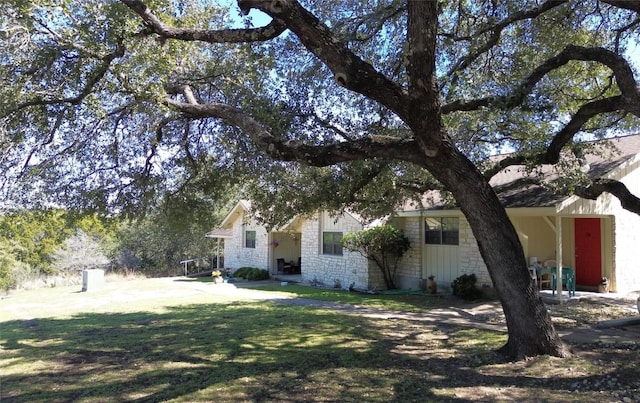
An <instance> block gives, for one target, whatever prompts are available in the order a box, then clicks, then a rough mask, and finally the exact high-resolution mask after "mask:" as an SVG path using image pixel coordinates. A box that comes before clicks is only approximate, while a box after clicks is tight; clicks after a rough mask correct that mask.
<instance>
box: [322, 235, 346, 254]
mask: <svg viewBox="0 0 640 403" xmlns="http://www.w3.org/2000/svg"><path fill="white" fill-rule="evenodd" d="M322 253H323V254H324V255H342V232H323V233H322Z"/></svg>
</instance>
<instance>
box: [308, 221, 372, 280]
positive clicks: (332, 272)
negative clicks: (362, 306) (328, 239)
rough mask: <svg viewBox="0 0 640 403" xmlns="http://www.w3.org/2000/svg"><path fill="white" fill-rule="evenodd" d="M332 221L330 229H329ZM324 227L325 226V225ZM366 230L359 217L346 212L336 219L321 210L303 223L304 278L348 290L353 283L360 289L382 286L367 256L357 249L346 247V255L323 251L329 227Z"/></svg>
mask: <svg viewBox="0 0 640 403" xmlns="http://www.w3.org/2000/svg"><path fill="white" fill-rule="evenodd" d="M329 224H330V228H326V226H327V225H329ZM323 227H324V228H323ZM361 229H362V224H360V223H359V222H358V221H357V220H356V219H354V218H353V217H351V216H350V215H348V214H347V213H344V214H342V215H340V216H339V217H337V219H336V218H333V217H330V216H329V215H328V214H326V213H318V214H316V215H314V216H313V217H312V218H309V219H306V220H305V221H304V222H303V224H302V242H301V258H302V281H303V283H306V284H313V285H319V286H324V287H339V288H342V289H347V288H349V286H350V285H351V284H353V285H354V286H355V287H356V288H358V289H370V288H373V287H376V286H378V287H379V284H377V279H375V278H374V279H373V280H374V281H371V279H370V278H369V275H370V273H369V272H370V271H369V268H368V262H367V259H365V258H364V257H363V256H362V255H360V254H359V253H357V252H349V251H348V250H346V249H345V250H344V251H343V254H342V256H335V255H325V254H323V253H322V233H323V231H325V230H329V231H336V232H342V233H343V234H346V233H349V232H356V231H359V230H361Z"/></svg>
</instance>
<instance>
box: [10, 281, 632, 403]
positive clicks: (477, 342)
mask: <svg viewBox="0 0 640 403" xmlns="http://www.w3.org/2000/svg"><path fill="white" fill-rule="evenodd" d="M283 288H287V287H283ZM276 289H277V291H279V292H280V291H282V290H281V289H280V288H277V287H276ZM293 289H294V288H288V290H289V291H291V290H293ZM223 291H224V292H223ZM233 291H234V289H233V287H229V285H220V284H219V285H216V284H211V283H208V284H205V283H197V284H196V283H194V282H189V281H183V280H180V281H155V280H141V281H138V282H131V283H126V284H118V285H113V284H107V286H106V287H105V289H104V290H97V291H96V292H95V293H80V292H78V290H75V289H69V288H62V289H45V290H34V291H30V292H20V293H15V294H12V295H10V296H9V298H4V299H2V300H0V308H1V310H0V346H1V350H0V367H1V368H2V383H1V387H0V400H1V401H2V402H25V401H29V402H66V401H74V402H121V401H134V400H135V401H149V402H156V401H183V402H194V401H195V402H198V401H215V402H238V401H240V402H270V401H290V402H294V401H305V402H327V401H341V402H362V401H367V402H389V401H394V402H413V401H420V402H423V401H475V400H484V401H512V400H522V401H534V400H535V401H558V402H567V401H572V402H582V401H602V400H606V401H609V400H612V401H617V400H623V398H624V397H628V398H629V399H632V400H631V401H634V400H638V398H640V392H639V388H640V383H639V382H638V380H637V377H636V374H637V371H638V351H637V349H636V350H634V349H632V348H626V347H623V346H609V345H588V346H574V347H575V349H576V350H575V351H576V354H575V356H574V357H572V358H569V359H557V358H552V357H537V358H534V359H531V360H529V361H525V362H517V363H509V362H503V361H502V359H501V357H500V356H498V355H496V354H495V353H493V350H494V349H496V348H497V347H499V346H500V345H502V344H503V343H504V342H505V337H506V336H505V335H504V334H503V333H496V332H492V331H488V330H480V329H469V328H464V329H463V328H458V327H455V326H450V325H439V324H433V323H426V322H425V323H423V322H417V321H409V320H401V319H371V318H364V317H354V316H350V315H343V314H340V313H336V312H333V311H329V310H319V309H309V308H305V307H299V306H290V305H286V304H280V303H278V302H276V301H270V300H253V301H251V300H240V299H239V298H238V297H237V296H234V292H233ZM238 291H239V290H238ZM300 292H303V293H307V292H308V293H315V292H316V291H314V290H306V289H305V290H300ZM324 292H331V290H326V291H323V293H324ZM333 292H336V291H333ZM308 295H309V294H307V296H308ZM340 295H341V297H344V298H347V296H348V297H349V298H363V300H368V298H374V297H376V298H377V297H379V296H372V297H369V296H355V295H354V296H350V295H349V294H348V293H346V294H344V295H343V294H340ZM405 297H410V296H392V297H389V298H392V299H393V298H398V299H399V300H400V301H402V300H403V299H404V298H405ZM332 298H335V296H334V297H332ZM384 298H387V297H386V296H385V297H384ZM384 301H386V299H384ZM402 303H406V302H402ZM410 304H412V303H410ZM387 306H388V305H387ZM425 314H428V309H425Z"/></svg>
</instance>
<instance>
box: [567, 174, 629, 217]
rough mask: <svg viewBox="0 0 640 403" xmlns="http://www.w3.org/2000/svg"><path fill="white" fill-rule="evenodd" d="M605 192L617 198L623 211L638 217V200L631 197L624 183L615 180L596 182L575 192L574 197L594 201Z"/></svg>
mask: <svg viewBox="0 0 640 403" xmlns="http://www.w3.org/2000/svg"><path fill="white" fill-rule="evenodd" d="M605 192H607V193H610V194H612V195H613V196H615V197H617V198H618V200H620V204H621V205H622V208H624V209H625V210H628V211H630V212H632V213H636V214H639V215H640V198H638V197H637V196H635V195H633V194H632V193H631V192H630V191H629V189H628V188H627V186H626V185H625V184H624V183H622V182H619V181H616V180H611V179H599V180H596V181H594V182H593V184H592V185H590V186H589V187H586V188H582V189H578V190H576V195H578V196H580V197H582V198H585V199H589V200H596V199H597V198H598V196H600V195H601V194H602V193H605Z"/></svg>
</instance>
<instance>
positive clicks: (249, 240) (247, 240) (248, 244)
mask: <svg viewBox="0 0 640 403" xmlns="http://www.w3.org/2000/svg"><path fill="white" fill-rule="evenodd" d="M244 247H245V248H254V249H255V247H256V232H255V231H246V232H245V234H244Z"/></svg>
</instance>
